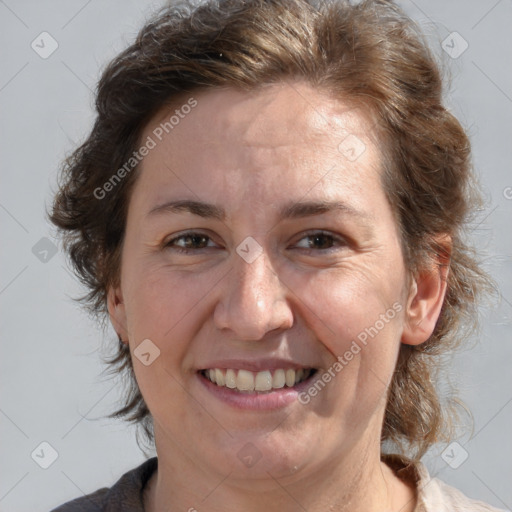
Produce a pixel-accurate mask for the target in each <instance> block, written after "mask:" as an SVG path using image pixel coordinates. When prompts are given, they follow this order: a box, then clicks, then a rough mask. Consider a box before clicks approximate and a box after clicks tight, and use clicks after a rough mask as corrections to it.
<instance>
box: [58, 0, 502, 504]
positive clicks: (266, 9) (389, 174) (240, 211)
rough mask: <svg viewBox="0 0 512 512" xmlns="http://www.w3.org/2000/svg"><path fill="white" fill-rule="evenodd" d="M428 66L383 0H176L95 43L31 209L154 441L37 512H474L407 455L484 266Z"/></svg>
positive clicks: (460, 164) (427, 434) (463, 153)
mask: <svg viewBox="0 0 512 512" xmlns="http://www.w3.org/2000/svg"><path fill="white" fill-rule="evenodd" d="M441 85H442V84H441V80H440V75H439V71H438V69H437V67H436V64H435V62H434V60H433V58H432V57H431V55H430V53H429V51H428V49H427V47H426V46H425V45H424V43H422V41H421V36H420V35H419V34H418V33H417V32H416V30H415V27H414V25H413V24H412V22H411V21H410V20H408V19H407V18H406V17H405V16H404V14H403V13H402V12H401V11H400V10H399V9H398V8H397V7H396V6H395V5H394V4H393V3H392V2H388V1H365V2H362V3H359V4H358V5H351V4H349V3H347V2H342V1H334V0H333V1H332V2H327V3H320V2H315V1H314V0H274V1H262V0H249V1H244V2H240V1H239V0H227V1H220V2H207V3H203V4H201V5H200V6H199V7H197V8H195V7H193V6H192V5H189V4H186V3H183V4H180V5H178V6H174V7H169V8H168V9H166V10H164V11H163V12H162V13H161V14H160V15H159V16H158V17H156V18H155V19H154V20H152V21H151V22H149V23H148V24H147V25H146V26H145V27H144V28H143V29H142V31H141V32H140V34H139V36H138V38H137V40H136V42H135V43H134V44H133V45H132V46H130V47H129V48H128V49H127V50H125V51H124V52H123V53H122V54H121V55H119V56H118V57H117V58H116V59H115V60H114V61H113V62H112V63H111V64H110V65H109V67H108V68H107V69H106V71H105V72H104V74H103V77H102V79H101V81H100V84H99V90H98V97H97V110H98V116H97V120H96V124H95V126H94V128H93V130H92V133H91V135H90V137H89V139H88V140H87V141H86V142H85V144H84V145H83V146H82V147H80V148H79V149H78V150H77V151H76V152H75V154H74V155H73V156H72V157H71V158H70V159H69V160H68V162H67V166H66V167H65V169H64V171H63V182H62V185H61V189H60V190H59V192H58V194H57V196H56V198H55V202H54V205H53V211H52V213H51V219H52V221H53V222H54V224H55V225H56V226H58V227H59V228H60V229H61V230H62V232H63V235H64V242H65V248H66V250H67V251H68V252H69V254H70V257H71V259H72V261H73V263H74V265H75V268H76V270H77V271H78V273H79V275H80V276H81V278H82V279H83V280H84V282H86V283H87V284H88V286H89V288H90V292H89V294H88V295H87V296H86V297H84V299H85V302H86V305H87V306H88V307H89V308H90V309H91V310H92V311H93V312H95V313H97V314H108V315H109V318H110V320H111V322H112V324H113V326H114V328H115V329H116V331H117V333H118V336H119V352H118V355H117V357H116V358H114V359H113V360H112V361H111V363H112V364H113V365H114V366H116V365H117V367H118V369H119V371H122V370H126V371H128V373H129V375H130V376H131V378H132V384H133V387H132V390H131V394H129V395H128V396H127V401H126V404H124V406H123V408H122V409H120V410H119V411H118V413H117V415H118V416H126V417H128V419H131V420H134V421H136V422H138V423H139V424H140V425H141V426H142V427H143V428H144V430H145V432H146V434H147V436H148V439H149V440H150V441H152V440H153V439H154V443H155V447H156V452H157V455H158V457H157V458H156V457H155V458H152V459H149V460H148V461H146V462H145V463H144V464H143V465H141V466H140V467H138V468H135V469H134V470H133V471H131V472H129V473H127V474H126V475H124V476H123V477H122V478H121V479H120V480H119V482H117V483H116V484H115V485H114V486H113V487H112V488H110V489H100V490H98V491H97V492H96V493H93V494H92V495H88V496H85V497H82V498H79V499H77V500H75V501H73V502H70V503H68V504H65V505H62V506H61V507H59V508H58V509H56V510H57V511H59V512H64V511H74V510H105V511H107V510H108V511H118V510H119V511H121V510H123V511H125V510H134V511H135V510H137V511H141V510H145V511H163V510H189V511H193V510H196V509H197V510H199V511H201V510H211V511H214V510H241V509H243V510H253V511H262V510H266V511H273V510H279V511H296V510H308V511H309V512H315V511H317V510H325V509H331V510H343V511H345V510H346V511H351V512H358V511H365V512H369V511H389V510H393V511H402V512H406V511H407V512H410V511H428V512H431V511H432V512H434V511H435V512H440V511H449V510H450V511H451V510H464V511H484V510H486V511H489V510H496V509H494V508H492V507H490V506H489V505H486V504H484V503H481V502H477V501H474V500H472V499H470V498H469V497H466V496H464V495H463V494H462V493H460V492H459V491H457V490H456V489H454V488H451V487H449V486H447V485H446V484H443V483H442V482H440V481H439V480H437V479H431V478H430V477H429V475H428V472H427V470H426V468H425V467H424V466H423V465H422V464H421V462H420V458H421V456H422V455H423V454H424V453H425V451H426V450H427V449H428V448H429V447H430V446H431V445H432V444H434V443H435V442H438V441H440V440H447V439H449V436H450V433H451V432H450V419H451V418H452V413H451V412H450V409H447V408H446V407H445V406H444V405H442V404H441V401H440V399H439V397H438V396H437V394H436V391H435V380H434V376H435V370H436V367H437V365H438V357H436V356H439V355H440V354H442V353H444V352H446V351H447V350H449V349H451V348H452V347H453V346H454V345H455V344H456V343H458V342H460V341H461V339H462V332H461V329H460V328H461V326H462V325H467V322H468V320H469V319H471V318H473V317H474V315H473V312H474V308H475V298H476V297H477V296H478V293H479V291H480V290H481V289H482V287H484V286H485V285H486V283H487V281H486V277H485V275H484V274H483V273H482V272H481V270H480V269H479V268H478V266H477V264H476V263H475V261H474V260H473V259H472V258H471V251H470V249H469V248H468V247H467V246H466V245H465V244H464V242H463V239H462V233H463V229H464V226H465V223H466V221H467V218H468V215H469V213H471V210H472V208H474V206H475V204H476V202H475V201H476V200H477V199H476V196H475V195H474V193H473V192H472V190H473V189H472V181H471V173H470V148H469V143H468V139H467V137H466V135H465V133H464V131H463V129H462V128H461V126H460V124H459V123H458V122H457V120H456V119H455V118H454V117H453V116H452V115H451V114H450V113H449V112H447V111H446V110H445V109H444V108H443V106H442V103H441V101H442V98H441ZM388 445H389V446H390V447H391V452H394V453H395V454H394V455H391V454H390V451H389V450H386V449H385V446H388Z"/></svg>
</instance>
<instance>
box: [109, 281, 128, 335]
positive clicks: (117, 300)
mask: <svg viewBox="0 0 512 512" xmlns="http://www.w3.org/2000/svg"><path fill="white" fill-rule="evenodd" d="M107 308H108V313H109V316H110V321H111V323H112V326H113V327H114V329H115V331H116V332H117V334H118V336H119V338H120V339H121V340H122V341H123V342H124V343H128V329H127V323H126V310H125V304H124V302H123V296H122V293H121V290H120V289H119V288H110V289H109V291H108V294H107Z"/></svg>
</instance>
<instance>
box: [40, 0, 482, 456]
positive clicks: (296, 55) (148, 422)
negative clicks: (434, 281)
mask: <svg viewBox="0 0 512 512" xmlns="http://www.w3.org/2000/svg"><path fill="white" fill-rule="evenodd" d="M285 79H286V80H304V81H306V82H308V83H309V84H311V85H312V86H313V87H315V88H317V89H318V90H322V91H325V92H327V93H329V94H330V95H331V96H332V97H333V98H340V99H342V100H345V101H350V102H351V104H354V105H356V106H358V107H360V108H361V109H363V110H364V112H365V113H367V114H368V115H369V116H370V118H371V119H372V120H373V122H374V127H375V129H376V132H377V134H378V138H379V143H380V144H381V146H382V150H383V154H384V155H385V158H384V164H385V165H384V168H385V170H384V173H383V177H382V183H383V187H384V190H385V191H386V194H387V197H388V199H389V202H390V205H391V207H392V209H393V212H394V215H395V219H396V222H397V225H398V226H399V228H400V233H401V241H402V246H403V254H404V260H405V262H406V265H407V267H408V270H409V271H410V274H411V275H414V274H415V273H416V272H419V271H420V270H421V269H422V268H426V267H428V265H430V264H431V262H432V261H436V258H437V256H438V255H439V254H440V252H442V250H443V248H442V247H440V246H439V245H438V244H437V243H436V239H437V237H438V235H440V234H448V235H449V236H450V237H451V239H452V242H453V248H452V252H451V258H450V260H449V274H448V279H447V280H448V282H447V293H446V297H445V300H444V305H443V308H442V311H441V314H440V317H439V319H438V322H437V325H436V327H435V330H434V332H433V334H432V335H431V336H430V338H429V339H428V340H427V341H426V342H425V343H423V344H422V345H420V346H417V347H412V346H406V345H402V346H401V349H400V354H399V358H398V362H397V366H396V369H395V372H394V376H393V378H392V382H391V384H390V388H389V392H388V402H387V407H386V412H385V418H384V423H383V429H382V441H383V443H384V442H386V441H390V442H392V443H394V444H395V446H396V447H398V449H399V450H400V451H402V452H403V453H404V454H407V455H409V456H411V457H414V458H416V459H419V458H420V457H421V456H422V455H423V454H424V453H425V451H426V450H427V449H428V448H429V447H430V446H431V445H432V444H434V443H435V442H438V441H440V440H448V439H449V438H450V435H451V429H450V419H451V418H453V411H452V409H450V408H446V407H445V406H444V405H442V400H441V398H440V393H439V391H438V389H437V386H436V382H437V373H438V370H439V369H440V368H441V366H442V364H441V363H442V361H443V355H445V354H447V353H448V352H449V351H451V350H452V349H453V348H454V347H455V346H456V345H457V344H458V343H460V342H461V341H462V340H464V339H466V335H467V334H468V332H470V331H471V330H472V329H473V328H474V326H475V321H476V318H477V314H476V312H477V298H478V296H479V294H480V292H481V291H482V290H484V289H485V288H486V287H488V285H489V283H490V281H489V278H488V277H487V276H486V274H485V273H484V272H483V271H482V270H481V268H480V266H479V264H478V261H477V259H476V257H475V254H474V252H473V251H472V249H471V247H470V246H469V245H468V243H467V242H466V241H465V240H466V237H465V229H466V227H467V225H468V222H469V221H470V220H471V214H472V212H474V211H475V209H476V208H477V207H478V206H480V204H481V203H480V196H479V193H478V189H477V187H476V185H475V180H474V177H473V174H472V169H471V158H470V153H471V152H470V143H469V140H468V137H467V135H466V133H465V131H464V129H463V128H462V127H461V125H460V123H459V122H458V121H457V119H456V118H455V117H454V116H453V115H452V114H451V113H450V112H449V111H448V110H447V109H446V108H445V107H444V106H443V98H442V92H443V81H442V79H441V73H440V68H439V64H438V63H437V62H436V59H435V58H434V57H433V55H432V53H431V51H430V49H429V47H428V45H427V44H426V43H425V41H424V38H423V36H422V33H421V31H420V30H419V29H418V27H417V26H416V25H415V24H414V23H413V22H412V21H411V20H410V19H409V18H408V17H407V16H406V15H405V14H404V13H403V11H402V10H401V9H400V8H398V7H397V6H396V5H395V4H394V2H392V1H385V0H365V1H362V2H350V1H348V0H330V1H329V0H326V1H315V0H243V1H241V0H206V1H205V2H202V3H200V4H197V5H194V4H193V3H192V2H191V1H180V2H178V3H176V2H173V4H172V5H169V6H167V7H165V8H164V9H162V10H161V11H159V12H158V13H157V14H156V15H155V16H154V17H153V18H152V19H150V21H148V22H147V23H146V24H145V26H144V27H143V28H142V30H141V31H140V32H139V34H138V36H137V37H136V40H135V42H134V43H133V44H131V45H130V46H129V47H128V48H126V49H125V50H124V51H123V52H122V53H120V54H119V55H118V56H117V57H116V58H115V59H114V60H113V61H111V62H110V63H109V64H108V66H107V67H106V69H105V70H104V71H103V74H102V76H101V79H100V81H99V84H98V88H97V95H96V111H97V115H96V121H95V124H94V126H93V128H92V130H91V132H90V134H89V136H88V138H87V139H86V140H85V142H84V143H83V144H82V145H81V146H80V147H79V148H78V149H76V150H75V151H74V153H72V154H71V156H69V158H67V160H66V161H65V163H64V165H63V167H62V169H61V174H60V176H59V178H60V180H59V189H58V191H57V193H56V194H55V197H54V202H53V210H52V212H51V213H50V214H49V216H50V220H51V222H52V223H53V224H54V225H55V226H57V228H58V229H59V231H60V235H61V236H62V240H63V246H64V250H65V252H66V254H67V256H68V257H69V260H70V261H71V264H72V266H73V268H74V271H75V272H76V274H77V276H78V277H79V279H80V280H81V282H82V283H83V284H84V285H85V286H86V287H87V289H88V293H87V294H86V295H84V296H82V297H80V298H78V299H75V300H78V301H79V302H80V303H81V304H82V305H83V306H85V307H86V308H87V309H88V311H89V312H90V313H92V314H93V315H94V316H95V317H96V318H98V319H100V320H103V321H104V322H105V321H106V320H107V319H108V310H107V307H106V303H107V301H106V299H107V292H108V289H109V288H110V287H111V286H113V287H115V286H118V285H119V279H120V275H119V273H120V268H121V265H120V263H121V248H122V243H123V237H124V230H125V223H126V216H127V208H128V204H129V200H130V192H131V190H132V188H133V184H134V183H135V181H136V179H137V176H138V168H137V167H135V168H134V170H133V171H132V172H130V173H129V174H128V175H127V176H126V177H125V178H124V179H123V180H122V181H121V182H120V183H119V184H117V185H116V186H115V187H114V188H113V190H112V191H111V192H109V195H108V199H107V200H99V199H98V198H97V197H96V194H95V190H98V188H99V187H102V186H103V185H104V183H105V182H106V181H107V180H108V179H109V178H110V177H111V176H112V174H113V173H114V172H115V171H116V170H117V169H119V168H121V167H122V166H123V164H124V163H125V162H127V161H128V160H129V158H130V157H131V155H132V153H133V152H134V150H136V149H137V148H138V145H139V143H140V140H139V139H140V135H141V132H142V130H143V129H144V127H145V126H146V125H147V123H148V121H149V120H150V119H151V117H152V116H153V115H154V114H155V113H156V112H157V111H158V110H159V109H160V108H161V107H162V106H163V105H164V104H167V103H169V102H173V101H175V100H176V99H178V98H179V97H183V96H184V95H190V94H191V93H192V92H193V91H197V90H202V89H209V88H217V87H234V88H238V89H242V90H247V91H250V90H255V89H256V88H258V87H260V86H262V85H265V84H271V83H275V82H278V81H281V80H285ZM106 363H107V364H108V365H109V368H111V369H112V371H113V373H114V374H124V375H125V376H126V377H127V379H128V381H127V382H128V387H127V389H126V396H125V397H124V402H123V404H122V407H121V408H119V409H118V410H117V411H115V412H114V413H113V414H112V415H111V416H112V417H122V418H125V419H127V420H129V421H132V422H135V423H137V424H139V425H140V426H141V427H143V430H144V433H145V437H146V440H147V441H149V442H150V443H152V442H153V441H154V434H153V423H152V417H151V414H150V411H149V410H148V408H147V406H146V404H145V401H144V399H143V397H142V395H141V393H140V390H139V388H138V385H137V382H136V379H135V375H134V372H133V366H132V361H131V358H130V353H129V350H128V348H127V346H126V345H125V344H124V343H122V342H121V341H119V343H118V344H117V346H116V352H115V354H114V355H113V356H112V358H110V359H109V360H107V361H106Z"/></svg>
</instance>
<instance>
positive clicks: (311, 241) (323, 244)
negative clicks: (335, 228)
mask: <svg viewBox="0 0 512 512" xmlns="http://www.w3.org/2000/svg"><path fill="white" fill-rule="evenodd" d="M345 245H346V243H345V241H344V240H343V239H342V238H340V237H338V236H335V235H332V234H330V233H326V232H324V231H316V232H313V233H308V234H307V235H306V236H304V237H303V238H301V240H299V242H298V243H297V245H296V246H297V247H299V248H301V249H305V250H318V251H326V250H329V249H333V248H336V246H338V247H342V246H345Z"/></svg>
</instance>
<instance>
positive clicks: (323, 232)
mask: <svg viewBox="0 0 512 512" xmlns="http://www.w3.org/2000/svg"><path fill="white" fill-rule="evenodd" d="M315 235H316V236H318V235H323V236H327V237H330V238H332V239H333V241H334V243H338V246H334V247H328V248H327V249H313V248H309V247H300V248H299V249H301V250H303V251H308V252H324V253H325V252H329V251H332V250H336V249H339V248H340V247H343V246H347V245H348V244H349V242H348V241H347V239H346V238H345V237H343V236H341V235H338V234H336V233H332V232H331V231H327V230H325V229H310V230H308V231H305V232H303V233H301V234H300V238H298V239H297V241H296V242H294V244H295V245H296V244H297V243H298V242H300V241H302V240H303V239H305V238H308V237H312V236H315ZM187 236H204V237H205V238H207V239H208V242H207V243H209V242H213V243H214V244H216V245H218V244H217V243H216V242H215V240H214V239H213V237H212V236H211V235H210V234H208V233H206V232H203V231H200V230H187V231H183V232H181V233H176V234H175V235H173V236H172V238H170V239H169V240H167V241H164V242H163V244H162V245H163V247H164V248H167V247H171V248H172V249H173V250H176V251H178V252H187V253H188V252H197V251H200V250H203V249H208V248H211V246H210V247H208V245H207V247H203V248H200V249H189V248H184V247H181V246H179V245H176V246H172V245H171V244H173V243H174V242H176V241H177V240H179V239H182V238H186V237H187Z"/></svg>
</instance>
